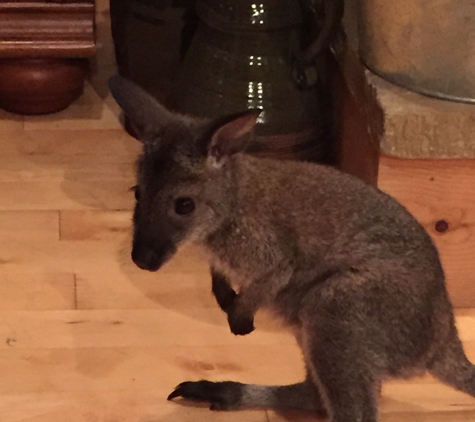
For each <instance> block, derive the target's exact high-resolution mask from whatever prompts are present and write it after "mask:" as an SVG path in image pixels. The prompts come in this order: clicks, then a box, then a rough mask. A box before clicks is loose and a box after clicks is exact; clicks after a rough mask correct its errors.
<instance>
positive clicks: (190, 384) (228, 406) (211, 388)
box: [167, 380, 242, 410]
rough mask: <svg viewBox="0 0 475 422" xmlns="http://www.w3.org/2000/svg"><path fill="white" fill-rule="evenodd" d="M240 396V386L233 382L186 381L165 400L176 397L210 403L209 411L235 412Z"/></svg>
mask: <svg viewBox="0 0 475 422" xmlns="http://www.w3.org/2000/svg"><path fill="white" fill-rule="evenodd" d="M241 396H242V384H240V383H238V382H233V381H223V382H211V381H205V380H202V381H186V382H182V383H181V384H179V385H178V386H177V387H176V388H175V390H173V391H172V392H171V394H170V395H169V396H168V398H167V400H173V399H174V398H176V397H183V398H184V399H189V400H196V401H204V402H208V403H210V410H235V409H237V408H238V407H239V404H240V402H241Z"/></svg>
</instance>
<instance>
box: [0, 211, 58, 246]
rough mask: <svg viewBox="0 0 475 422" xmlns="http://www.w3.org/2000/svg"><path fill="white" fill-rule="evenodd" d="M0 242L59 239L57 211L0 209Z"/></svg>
mask: <svg viewBox="0 0 475 422" xmlns="http://www.w3.org/2000/svg"><path fill="white" fill-rule="evenodd" d="M0 239H1V242H5V243H8V242H10V241H19V240H22V241H24V242H30V241H39V242H48V241H55V240H59V213H58V212H57V211H36V210H35V211H23V210H22V211H0Z"/></svg>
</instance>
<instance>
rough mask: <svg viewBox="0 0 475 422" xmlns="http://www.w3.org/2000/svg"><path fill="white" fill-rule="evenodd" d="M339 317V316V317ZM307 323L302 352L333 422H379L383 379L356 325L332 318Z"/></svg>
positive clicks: (333, 316)
mask: <svg viewBox="0 0 475 422" xmlns="http://www.w3.org/2000/svg"><path fill="white" fill-rule="evenodd" d="M337 315H338V314H337ZM313 316H314V317H315V318H312V317H311V318H309V319H308V321H307V322H304V330H303V335H302V346H303V347H302V351H303V353H304V355H305V358H306V361H307V364H308V366H309V368H310V369H311V370H312V375H313V377H314V381H315V384H316V385H317V386H318V388H319V390H320V396H321V397H323V399H324V402H325V405H326V407H327V409H328V413H329V415H330V420H331V421H332V422H377V420H378V411H377V398H378V394H379V386H380V381H381V380H380V379H379V377H378V374H377V373H375V370H374V369H373V368H374V366H372V364H374V363H372V362H371V358H370V357H369V355H368V351H367V349H366V348H365V344H364V342H361V340H358V338H357V337H359V335H360V333H355V332H354V330H353V328H352V327H354V325H352V324H346V323H348V321H346V323H345V321H343V320H344V319H345V317H344V316H342V317H341V318H340V317H338V316H335V314H334V313H333V312H331V311H330V314H327V315H325V314H320V312H318V316H316V315H313Z"/></svg>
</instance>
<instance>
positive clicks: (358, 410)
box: [110, 78, 475, 422]
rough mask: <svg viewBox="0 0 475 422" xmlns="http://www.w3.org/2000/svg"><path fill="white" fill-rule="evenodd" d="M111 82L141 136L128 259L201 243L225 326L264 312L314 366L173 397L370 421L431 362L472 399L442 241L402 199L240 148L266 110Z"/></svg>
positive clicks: (149, 261)
mask: <svg viewBox="0 0 475 422" xmlns="http://www.w3.org/2000/svg"><path fill="white" fill-rule="evenodd" d="M110 85H111V90H112V92H113V94H114V96H115V98H116V99H117V101H118V103H119V104H120V105H121V106H122V107H123V108H124V110H125V112H126V113H127V114H128V115H129V117H130V118H131V119H132V120H133V121H134V123H135V124H136V126H137V127H139V128H142V131H141V133H142V134H143V140H144V143H145V147H144V154H143V156H142V157H141V159H140V160H139V165H138V186H137V193H138V201H137V204H136V208H135V213H134V245H133V251H132V257H133V259H134V261H135V262H136V263H137V265H139V266H140V267H141V268H144V269H148V270H152V271H155V270H158V269H159V268H160V266H161V265H162V264H163V263H164V262H165V261H166V260H167V259H169V258H170V257H171V256H172V255H173V253H174V252H175V251H176V250H177V248H179V247H180V246H181V245H182V244H183V243H185V242H194V243H195V244H197V245H199V246H201V247H202V248H203V249H204V250H205V251H206V252H207V253H208V255H209V257H210V263H211V266H212V280H213V283H212V284H213V292H214V293H215V295H216V298H217V300H218V303H219V305H220V306H221V308H222V309H223V310H224V311H225V312H226V313H227V315H228V321H229V325H230V328H231V331H232V332H233V333H235V334H241V335H244V334H248V333H250V332H251V331H252V330H253V329H254V326H253V317H254V314H255V312H256V311H257V310H258V309H261V308H269V309H271V310H272V311H273V312H275V313H277V314H279V315H280V316H281V317H282V318H283V319H284V321H286V323H287V324H288V325H289V326H291V327H292V328H293V329H294V331H295V332H296V333H297V339H298V341H299V344H300V346H301V348H302V352H303V355H304V359H305V363H306V366H307V379H306V380H305V381H304V382H302V383H300V384H295V385H292V386H258V385H246V384H240V383H236V382H231V381H228V382H224V383H211V382H208V381H198V382H186V383H183V384H181V385H180V386H178V387H177V389H176V390H175V391H174V392H173V393H172V394H171V395H170V398H174V397H177V396H183V397H185V398H190V399H196V400H205V401H209V402H210V403H211V407H212V408H213V409H243V408H250V407H266V408H277V409H279V408H297V409H301V410H307V411H314V412H319V413H323V412H325V411H326V412H327V413H328V414H329V415H330V416H331V418H332V420H333V421H334V422H376V421H377V418H378V417H377V390H378V386H379V384H380V382H381V381H382V380H384V379H385V378H388V377H407V376H411V375H414V374H420V373H423V372H425V371H429V372H431V373H432V374H433V375H435V376H436V377H438V378H439V379H440V380H441V381H443V382H445V383H447V384H450V385H452V386H453V387H455V388H457V389H459V390H461V391H464V392H465V393H468V394H471V395H472V396H475V368H474V366H473V365H472V364H471V363H470V362H469V361H468V360H467V358H466V357H465V354H464V351H463V347H462V344H461V342H460V340H459V337H458V334H457V329H456V326H455V321H454V315H453V309H452V305H451V303H450V300H449V297H448V294H447V290H446V285H445V279H444V272H443V270H442V267H441V264H440V261H439V256H438V253H437V250H436V248H435V247H434V244H433V243H432V241H431V239H430V237H429V235H428V234H427V233H426V231H425V230H424V228H423V227H422V226H421V225H420V224H419V223H418V222H417V221H416V220H415V219H414V218H413V217H412V216H411V214H410V213H409V212H407V211H406V209H405V208H404V207H403V206H402V205H400V204H399V203H397V202H396V201H395V200H394V199H393V198H391V197H390V196H388V195H386V194H384V193H383V192H381V191H379V190H378V189H376V188H374V187H371V186H368V185H366V184H365V183H363V182H362V181H360V180H358V179H356V178H353V177H351V176H349V175H347V174H343V173H341V172H339V171H337V170H335V169H333V168H330V167H324V166H320V165H316V164H309V163H299V162H292V161H277V160H271V159H258V158H253V157H251V156H248V155H246V154H244V153H242V151H244V149H245V147H246V146H247V144H248V142H249V140H250V139H251V136H252V129H253V127H254V125H255V123H256V118H257V116H258V112H255V111H249V112H246V113H242V114H240V115H236V116H230V117H228V118H226V119H222V120H218V121H215V122H210V121H205V120H195V119H192V118H189V117H183V116H180V115H177V114H172V113H170V112H169V111H167V110H165V109H164V108H163V107H162V106H161V105H159V104H158V103H157V102H155V101H154V100H153V99H152V98H151V97H149V96H148V95H147V94H146V93H145V92H144V91H142V90H141V89H139V88H138V87H137V86H135V85H133V84H131V83H130V82H127V81H125V80H123V79H121V78H114V79H112V80H111V83H110ZM190 201H192V202H190ZM190 204H192V205H190ZM190 207H191V208H190ZM190 209H191V211H190ZM177 210H178V211H177ZM183 211H187V212H186V215H181V214H183ZM188 211H190V212H188ZM231 285H232V287H233V288H234V289H233V288H232V287H231ZM234 290H236V291H237V294H236V293H235V292H234Z"/></svg>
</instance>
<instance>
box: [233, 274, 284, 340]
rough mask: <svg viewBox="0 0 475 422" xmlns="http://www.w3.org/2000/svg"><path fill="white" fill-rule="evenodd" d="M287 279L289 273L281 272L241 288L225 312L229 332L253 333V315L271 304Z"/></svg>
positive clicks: (268, 275) (258, 279) (238, 333)
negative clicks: (265, 305)
mask: <svg viewBox="0 0 475 422" xmlns="http://www.w3.org/2000/svg"><path fill="white" fill-rule="evenodd" d="M289 279H290V275H289V273H288V272H287V271H283V272H279V273H278V274H267V275H266V276H264V277H261V278H257V279H256V280H254V281H252V282H251V283H249V284H248V285H247V286H245V287H243V288H242V290H241V291H240V292H239V294H238V295H237V296H236V297H235V299H234V301H233V303H232V305H231V307H230V308H229V310H228V311H227V314H228V322H229V327H230V328H231V332H232V333H233V334H236V335H245V334H249V333H251V332H252V331H254V315H255V313H256V312H257V310H258V309H259V308H260V307H262V305H264V304H265V303H271V302H272V301H273V299H274V298H275V296H276V295H277V293H278V292H279V291H280V290H281V289H282V288H283V287H284V286H286V285H287V283H288V282H289Z"/></svg>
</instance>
